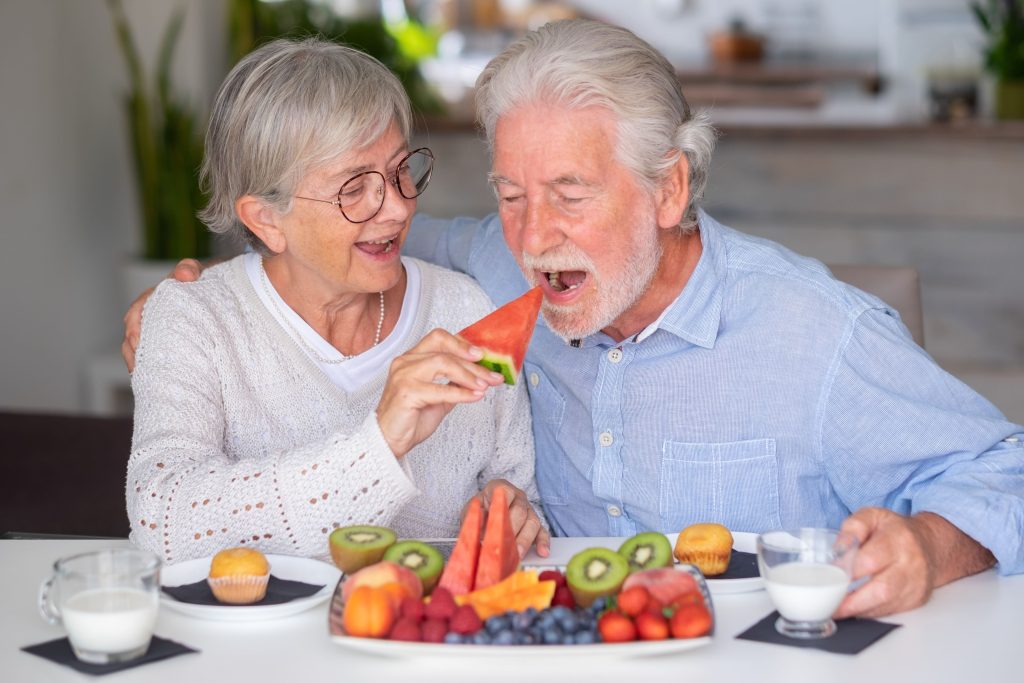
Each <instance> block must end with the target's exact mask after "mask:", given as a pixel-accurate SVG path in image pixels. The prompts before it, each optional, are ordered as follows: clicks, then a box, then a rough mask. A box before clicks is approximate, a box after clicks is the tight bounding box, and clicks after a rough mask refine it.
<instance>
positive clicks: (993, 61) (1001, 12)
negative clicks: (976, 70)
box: [971, 0, 1024, 81]
mask: <svg viewBox="0 0 1024 683" xmlns="http://www.w3.org/2000/svg"><path fill="white" fill-rule="evenodd" d="M971 11H972V12H973V13H974V16H975V18H976V19H977V21H978V24H979V25H980V26H981V28H982V30H983V31H984V32H985V34H986V35H987V37H988V46H987V48H986V52H985V66H986V68H987V69H988V70H989V71H991V72H992V73H993V74H995V75H996V76H997V77H998V78H1000V79H1002V80H1008V81H1013V80H1024V1H1022V0H985V1H984V2H982V1H981V0H975V1H974V2H971Z"/></svg>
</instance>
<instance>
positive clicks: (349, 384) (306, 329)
mask: <svg viewBox="0 0 1024 683" xmlns="http://www.w3.org/2000/svg"><path fill="white" fill-rule="evenodd" d="M262 259H263V257H262V256H260V255H259V254H257V253H256V252H250V253H247V254H246V255H245V273H246V275H248V276H249V282H250V284H252V286H253V288H254V289H255V290H256V296H258V297H259V299H260V301H262V302H263V305H264V306H266V308H267V311H268V312H269V313H270V314H271V315H272V316H274V319H275V320H277V321H278V323H280V325H281V327H282V328H283V329H284V330H285V332H287V333H288V335H289V336H292V335H301V337H302V339H301V340H299V339H296V340H295V341H296V342H298V344H299V347H300V348H302V351H303V352H304V353H305V354H306V355H307V356H309V359H310V360H312V361H313V362H314V363H316V364H317V367H319V368H320V369H321V370H322V371H323V372H324V374H325V375H327V376H328V377H330V378H331V381H332V382H334V383H335V384H336V385H337V386H338V387H339V388H341V389H342V390H343V391H355V390H357V389H359V388H360V387H362V386H364V385H365V384H366V383H367V382H369V381H370V380H372V379H373V378H374V377H376V376H377V374H378V372H379V371H380V367H381V365H386V364H387V363H388V362H390V360H391V359H392V358H394V357H395V356H397V355H399V354H400V353H401V352H402V350H404V349H407V348H409V347H410V346H412V345H414V344H415V343H416V342H417V341H419V339H410V336H411V334H412V328H413V324H414V323H415V320H416V311H417V310H418V308H419V305H420V269H419V266H418V265H416V264H417V261H416V259H411V258H403V259H402V265H403V266H405V277H406V287H405V297H404V299H403V301H402V312H401V314H400V315H399V317H398V322H397V323H396V324H395V327H394V329H393V330H391V333H390V334H389V335H388V336H387V337H385V338H384V339H381V341H380V343H379V344H377V345H376V346H374V347H373V348H371V349H368V350H367V351H364V352H363V353H360V354H359V355H356V356H352V357H350V358H349V359H348V360H345V361H344V362H340V363H339V362H337V361H340V360H341V359H343V358H344V357H345V356H344V355H343V354H342V353H341V351H339V350H338V349H336V348H334V347H333V346H331V343H330V342H329V341H327V340H326V339H324V338H323V337H321V336H320V334H319V333H318V332H317V331H316V330H314V329H313V328H312V327H310V325H309V323H307V322H306V321H305V320H303V319H302V316H300V315H299V314H298V313H296V312H295V309H293V308H291V307H290V306H289V305H288V304H287V303H285V300H284V299H283V298H281V295H280V294H279V293H278V291H277V289H275V288H274V284H273V283H272V282H270V278H268V277H266V275H265V273H264V270H263V269H262V268H261V267H260V265H261V264H260V261H261V260H262ZM406 340H409V341H410V342H411V343H406ZM303 342H305V343H304V344H303ZM310 349H313V350H314V351H315V352H316V354H317V355H318V356H319V358H326V359H328V360H333V361H335V362H333V363H324V362H322V361H321V360H319V358H318V357H317V355H314V354H313V353H310Z"/></svg>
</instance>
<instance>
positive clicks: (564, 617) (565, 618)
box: [555, 610, 580, 633]
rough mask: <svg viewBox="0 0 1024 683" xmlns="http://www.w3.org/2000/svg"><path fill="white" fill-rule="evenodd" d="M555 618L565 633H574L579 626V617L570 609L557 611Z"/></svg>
mask: <svg viewBox="0 0 1024 683" xmlns="http://www.w3.org/2000/svg"><path fill="white" fill-rule="evenodd" d="M555 619H556V621H557V622H558V625H559V626H560V627H561V628H562V630H563V631H565V632H566V633H574V632H575V631H576V629H577V628H579V624H580V622H579V619H578V618H577V617H576V615H575V614H573V613H572V612H571V611H570V610H566V611H565V612H560V613H558V614H557V615H556V617H555Z"/></svg>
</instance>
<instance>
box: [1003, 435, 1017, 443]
mask: <svg viewBox="0 0 1024 683" xmlns="http://www.w3.org/2000/svg"><path fill="white" fill-rule="evenodd" d="M1003 441H1005V442H1006V443H1020V439H1018V438H1017V437H1016V436H1008V437H1006V438H1005V439H1003Z"/></svg>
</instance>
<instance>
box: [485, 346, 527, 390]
mask: <svg viewBox="0 0 1024 683" xmlns="http://www.w3.org/2000/svg"><path fill="white" fill-rule="evenodd" d="M513 363H514V361H513V360H512V357H511V356H508V355H505V354H502V353H491V352H489V351H485V352H484V357H483V358H481V359H480V360H478V361H477V364H479V365H482V366H484V367H485V368H487V369H488V370H490V371H492V372H497V373H498V374H500V375H501V376H502V377H504V378H505V384H511V385H512V386H515V384H516V375H517V374H518V373H517V372H516V368H515V365H514V364H513Z"/></svg>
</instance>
